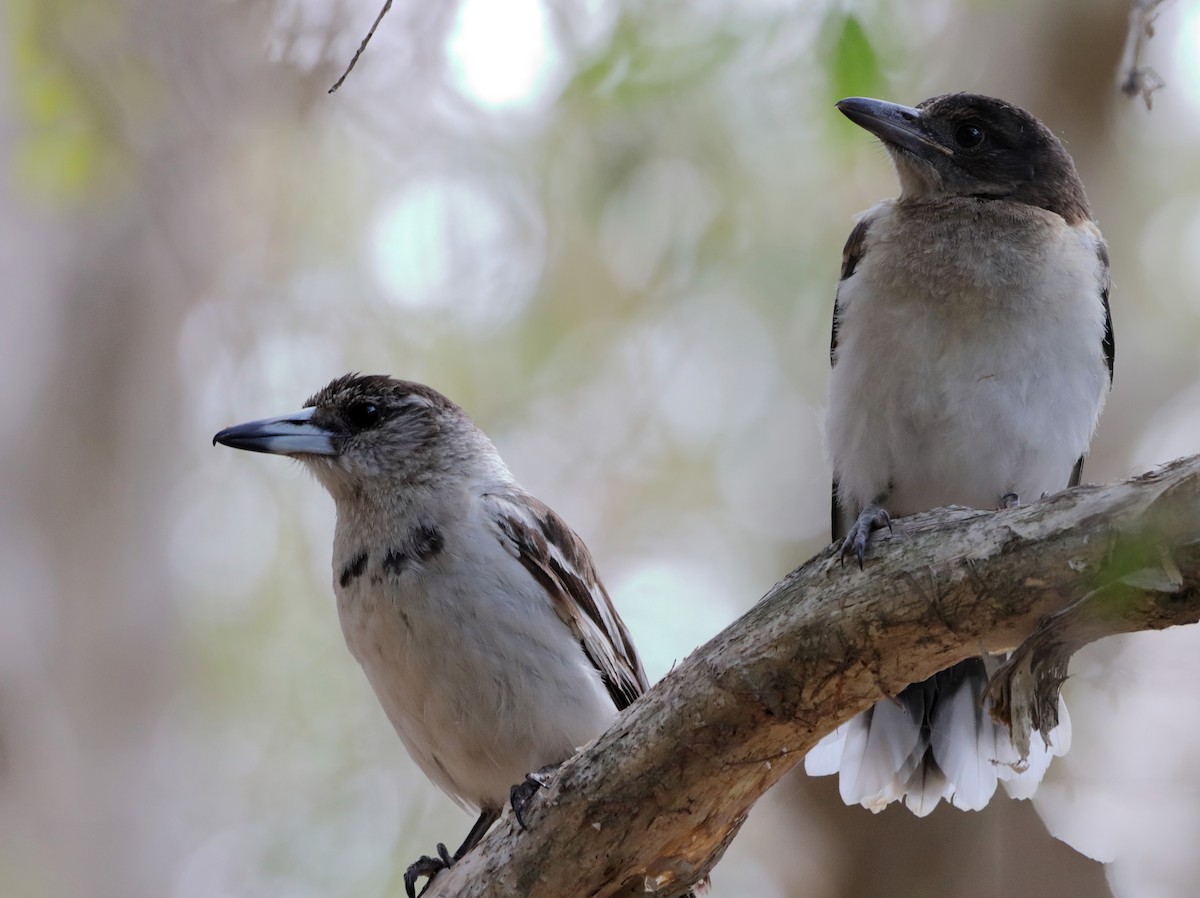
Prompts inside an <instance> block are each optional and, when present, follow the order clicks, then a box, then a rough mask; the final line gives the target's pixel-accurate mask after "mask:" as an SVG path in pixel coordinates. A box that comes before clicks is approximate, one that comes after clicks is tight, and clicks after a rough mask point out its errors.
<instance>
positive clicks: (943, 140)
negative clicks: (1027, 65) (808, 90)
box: [837, 93, 1090, 224]
mask: <svg viewBox="0 0 1200 898" xmlns="http://www.w3.org/2000/svg"><path fill="white" fill-rule="evenodd" d="M837 108H838V109H839V110H840V111H841V112H842V113H843V114H844V115H845V116H846V117H847V118H848V119H850V120H851V121H852V122H854V123H855V124H856V125H859V126H861V127H863V128H865V129H866V130H868V131H870V132H871V133H872V134H874V135H875V136H876V137H878V138H879V139H880V140H882V141H883V143H884V146H886V147H887V148H888V150H889V152H890V153H891V154H892V158H893V160H895V163H896V171H897V173H898V174H899V176H900V186H901V198H902V199H914V200H917V199H928V198H934V197H943V196H973V197H979V198H981V199H1003V200H1009V201H1012V202H1017V203H1025V204H1028V205H1031V206H1036V207H1038V208H1040V209H1046V210H1048V211H1050V212H1054V213H1056V214H1058V215H1061V216H1062V217H1063V218H1064V219H1065V220H1066V221H1067V222H1068V223H1071V224H1076V223H1078V222H1080V221H1083V220H1085V219H1087V218H1089V217H1090V215H1089V213H1088V205H1087V197H1086V196H1085V195H1084V191H1083V183H1082V182H1081V181H1080V180H1079V174H1078V173H1077V172H1076V171H1075V163H1074V162H1073V161H1072V160H1071V156H1070V154H1069V153H1067V151H1066V149H1065V148H1064V147H1063V145H1062V143H1061V141H1059V139H1058V138H1057V137H1055V136H1054V134H1053V133H1052V132H1051V131H1050V129H1049V128H1047V127H1046V126H1045V125H1043V124H1042V123H1041V122H1040V121H1038V120H1037V119H1036V118H1034V117H1033V116H1032V115H1030V114H1029V113H1028V112H1026V111H1025V110H1024V109H1021V108H1020V107H1019V106H1014V105H1012V104H1011V103H1006V102H1004V101H1003V100H997V99H994V98H992V97H985V96H981V95H979V94H965V93H958V94H946V95H944V96H940V97H932V98H931V99H928V100H925V101H924V102H923V103H920V104H919V105H917V106H915V107H910V106H899V105H897V104H895V103H886V102H884V101H882V100H870V99H864V98H861V97H851V98H849V99H845V100H841V101H840V102H839V103H838V104H837Z"/></svg>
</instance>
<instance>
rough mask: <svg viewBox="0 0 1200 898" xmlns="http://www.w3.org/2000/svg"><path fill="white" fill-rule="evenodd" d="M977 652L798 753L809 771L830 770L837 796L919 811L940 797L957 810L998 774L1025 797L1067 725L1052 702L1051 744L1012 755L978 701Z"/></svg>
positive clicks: (980, 664)
mask: <svg viewBox="0 0 1200 898" xmlns="http://www.w3.org/2000/svg"><path fill="white" fill-rule="evenodd" d="M987 682H988V673H987V669H986V668H985V665H984V659H982V658H973V659H970V660H968V661H963V662H961V663H960V664H956V665H954V666H953V667H951V668H948V669H946V670H944V671H942V672H941V673H939V674H937V675H935V676H933V677H931V678H930V679H928V680H926V681H925V682H923V683H914V684H913V685H911V686H909V687H908V688H906V689H905V690H904V691H903V692H901V693H900V695H898V696H897V697H896V698H895V700H892V701H882V702H879V703H878V704H876V705H874V706H873V707H871V708H868V709H867V710H866V711H864V712H863V713H861V714H859V715H858V716H857V717H855V718H853V719H851V720H849V721H848V722H846V723H845V724H843V725H842V726H840V727H838V728H837V729H836V730H834V731H833V732H832V733H830V734H829V735H828V736H826V737H825V738H824V739H822V740H821V741H820V742H818V743H817V745H816V746H814V747H813V749H812V751H810V752H809V753H808V757H806V758H805V760H804V767H805V770H807V771H808V773H809V775H810V776H821V775H825V774H833V773H837V774H838V775H839V780H838V785H839V789H840V791H841V795H842V800H843V801H845V802H846V804H861V805H862V806H863V807H865V808H869V809H870V810H872V811H876V812H878V811H881V810H883V809H884V808H885V807H886V806H887V805H888V804H890V803H891V802H893V801H901V800H903V801H904V803H905V804H906V805H907V806H908V808H909V810H911V811H912V812H913V813H914V814H916V815H917V816H919V817H924V816H925V815H926V814H928V813H929V812H930V811H932V810H933V809H934V807H936V806H937V803H938V802H939V801H940V800H941V799H943V798H944V799H946V800H947V801H948V802H950V804H952V805H954V806H955V807H957V808H961V809H963V810H967V811H977V810H979V809H981V808H983V807H984V806H985V805H986V804H987V803H988V801H989V800H990V799H991V797H992V795H993V794H994V793H995V791H996V784H997V783H999V782H1003V783H1004V785H1005V789H1006V790H1007V792H1008V793H1009V795H1011V796H1012V797H1014V798H1029V797H1030V796H1031V795H1033V793H1034V792H1035V791H1036V790H1037V786H1038V783H1040V782H1041V780H1042V777H1043V776H1044V775H1045V773H1046V768H1047V767H1048V766H1049V765H1050V758H1051V757H1053V756H1054V755H1063V754H1065V753H1066V751H1067V749H1068V748H1069V747H1070V740H1071V723H1070V718H1069V717H1068V716H1067V709H1066V706H1065V705H1063V704H1062V700H1061V699H1060V700H1059V724H1058V726H1057V727H1056V728H1055V730H1054V731H1053V732H1052V733H1051V734H1050V744H1049V745H1046V744H1044V743H1043V742H1042V741H1041V740H1039V739H1037V738H1035V739H1034V740H1033V742H1032V744H1031V745H1030V751H1029V756H1028V757H1027V758H1021V757H1020V755H1019V753H1018V751H1017V750H1016V748H1014V747H1013V744H1012V740H1011V737H1010V735H1009V731H1008V728H1007V727H1005V726H1004V725H1003V724H998V723H996V722H995V721H994V720H993V719H992V716H991V714H990V713H989V711H988V709H987V708H986V707H985V705H984V702H983V694H984V689H985V688H986V687H987Z"/></svg>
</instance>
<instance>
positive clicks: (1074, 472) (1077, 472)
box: [1067, 455, 1083, 487]
mask: <svg viewBox="0 0 1200 898" xmlns="http://www.w3.org/2000/svg"><path fill="white" fill-rule="evenodd" d="M1082 476H1083V456H1082V455H1081V456H1079V461H1077V462H1075V467H1073V468H1072V469H1071V479H1070V480H1068V481H1067V486H1068V487H1071V486H1079V478H1081V477H1082Z"/></svg>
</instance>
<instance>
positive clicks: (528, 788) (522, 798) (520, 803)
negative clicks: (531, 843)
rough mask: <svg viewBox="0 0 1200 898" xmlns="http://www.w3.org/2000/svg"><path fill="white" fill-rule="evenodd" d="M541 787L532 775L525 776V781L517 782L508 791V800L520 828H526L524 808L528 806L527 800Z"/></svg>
mask: <svg viewBox="0 0 1200 898" xmlns="http://www.w3.org/2000/svg"><path fill="white" fill-rule="evenodd" d="M541 788H542V784H541V783H539V782H538V781H537V780H535V779H533V778H532V777H526V778H525V782H523V783H517V784H516V785H515V786H513V787H512V788H511V789H510V790H509V792H508V800H509V802H510V803H511V804H512V809H513V816H514V817H516V818H517V825H518V826H520V827H521V829H528V828H529V827H527V826H526V825H525V809H526V808H527V807H529V802H530V801H531V800H532V799H533V796H534V795H536V794H537V793H538V790H539V789H541Z"/></svg>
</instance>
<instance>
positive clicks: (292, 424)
mask: <svg viewBox="0 0 1200 898" xmlns="http://www.w3.org/2000/svg"><path fill="white" fill-rule="evenodd" d="M315 411H316V409H315V408H305V409H301V410H300V411H298V412H292V413H291V414H288V415H279V416H278V417H275V418H263V419H262V420H260V421H250V422H247V423H246V424H236V425H234V426H233V427H226V428H225V429H224V430H222V431H221V432H220V433H218V434H217V435H216V436H215V437H213V445H214V446H215V445H216V444H217V443H220V444H222V445H223V446H232V447H233V448H234V449H246V450H249V451H250V452H269V453H271V454H272V455H337V454H338V450H337V447H336V446H335V445H334V443H333V436H334V435H333V433H332V432H331V431H328V430H326V429H325V428H323V427H320V426H318V425H316V424H313V423H311V419H312V416H313V412H315Z"/></svg>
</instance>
